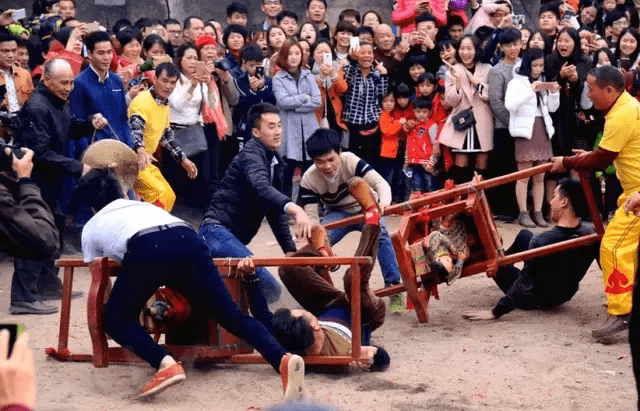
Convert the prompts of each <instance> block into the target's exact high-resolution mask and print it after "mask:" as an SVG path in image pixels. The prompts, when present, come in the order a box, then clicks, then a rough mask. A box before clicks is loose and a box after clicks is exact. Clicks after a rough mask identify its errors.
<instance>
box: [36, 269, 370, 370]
mask: <svg viewBox="0 0 640 411" xmlns="http://www.w3.org/2000/svg"><path fill="white" fill-rule="evenodd" d="M241 260H242V259H239V258H233V259H232V258H226V259H223V258H218V259H213V262H214V264H215V265H216V266H217V267H218V269H219V270H220V272H221V275H222V277H223V278H224V280H225V283H226V285H227V288H229V289H230V292H231V293H232V296H234V298H235V299H236V303H239V302H240V304H239V305H240V307H241V308H242V309H244V310H245V311H246V310H247V306H246V304H244V303H242V301H241V300H240V298H241V293H242V289H241V288H242V287H241V285H240V281H239V279H238V277H237V276H236V275H235V269H236V267H237V265H238V263H239V262H240V261H241ZM253 262H254V264H255V265H256V266H257V267H281V266H293V265H310V266H326V265H349V266H350V269H351V272H352V277H351V278H352V282H351V328H352V346H351V355H350V356H333V357H328V356H307V357H304V361H305V363H306V364H311V365H314V364H315V365H330V366H347V365H349V364H351V363H352V362H354V361H355V362H358V363H361V364H364V365H367V364H371V361H372V358H370V357H368V356H367V355H362V353H361V351H362V350H361V347H362V344H361V324H362V322H361V312H360V305H361V303H360V266H362V265H366V264H371V262H372V261H371V258H370V257H286V258H254V259H253ZM56 265H57V266H58V267H64V281H63V290H62V309H61V310H60V330H59V334H58V348H57V349H54V348H48V349H47V350H46V354H47V355H48V356H51V357H54V358H56V359H58V360H61V361H81V362H93V365H94V367H107V366H108V365H109V363H110V362H117V363H128V362H141V361H142V360H141V359H140V358H138V357H137V356H136V355H135V354H133V353H132V352H130V351H128V350H126V349H124V348H122V347H109V346H108V343H107V336H106V334H105V332H104V328H103V321H102V319H103V313H104V302H105V296H106V295H107V293H108V291H109V290H110V287H111V279H110V277H115V276H117V270H118V268H119V264H118V263H117V262H115V261H113V260H109V259H108V258H106V257H104V258H98V259H96V260H94V261H93V262H91V263H85V262H84V261H82V260H78V259H66V260H58V261H56ZM78 267H89V269H90V272H91V288H90V290H89V295H88V302H87V324H88V327H89V335H90V336H91V343H92V347H93V352H92V353H91V354H78V353H72V352H71V351H70V350H69V325H70V317H71V292H72V291H73V277H74V269H75V268H78ZM211 335H212V336H213V335H215V336H216V338H213V337H212V338H211V339H212V340H215V341H212V343H214V344H215V343H216V342H217V344H215V346H211V345H166V348H167V349H168V350H169V351H170V352H171V354H172V355H173V356H174V357H175V358H176V359H185V358H189V359H194V360H202V361H210V362H223V363H232V364H262V363H266V361H265V360H264V358H262V356H261V355H259V354H254V353H253V352H254V350H253V348H251V347H249V346H248V345H247V344H246V343H244V342H243V341H241V340H239V339H238V338H237V337H235V336H233V335H232V334H230V333H228V332H227V331H224V330H221V331H219V332H218V333H216V332H212V333H211Z"/></svg>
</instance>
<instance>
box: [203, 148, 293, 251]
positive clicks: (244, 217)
mask: <svg viewBox="0 0 640 411" xmlns="http://www.w3.org/2000/svg"><path fill="white" fill-rule="evenodd" d="M274 158H275V159H276V161H278V162H279V163H280V164H283V161H282V159H281V158H280V156H279V155H278V153H276V152H274V151H269V150H267V148H266V147H265V146H264V145H263V144H262V143H261V142H260V141H258V140H256V139H255V138H252V139H251V140H249V141H248V142H247V143H246V144H245V145H244V148H243V149H242V150H241V151H240V152H239V153H238V155H237V156H235V158H234V159H233V161H232V162H231V164H230V165H229V168H228V169H227V172H226V173H225V174H224V178H223V179H222V182H221V183H220V188H219V189H218V190H217V191H216V193H215V194H214V195H213V198H212V199H211V204H210V205H209V209H208V210H207V212H206V214H205V216H204V217H205V220H206V219H207V218H211V219H213V220H217V221H218V222H219V223H220V224H221V225H223V226H224V227H226V228H227V229H228V230H229V231H231V233H232V234H233V235H234V236H236V238H238V240H240V241H242V243H243V244H249V242H251V240H252V239H253V237H254V236H255V235H256V233H257V232H258V229H259V228H260V224H261V223H262V219H263V218H264V217H265V216H266V217H267V220H268V222H269V225H270V226H271V231H273V234H274V235H275V236H276V239H277V240H278V243H279V244H280V247H281V248H282V251H283V252H285V253H287V252H289V251H296V246H295V243H294V242H293V238H292V237H291V231H290V230H289V224H288V223H287V217H286V214H285V212H284V206H285V204H287V203H288V202H290V201H291V199H290V198H289V197H287V196H285V195H284V194H282V193H281V192H279V191H278V190H277V189H276V188H275V187H273V185H271V177H272V176H271V163H272V162H273V159H274ZM275 169H281V167H275Z"/></svg>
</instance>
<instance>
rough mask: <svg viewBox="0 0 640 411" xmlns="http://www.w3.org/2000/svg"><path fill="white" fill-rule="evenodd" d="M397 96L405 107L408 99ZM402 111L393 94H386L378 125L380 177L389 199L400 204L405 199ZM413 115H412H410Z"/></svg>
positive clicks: (405, 119) (404, 121)
mask: <svg viewBox="0 0 640 411" xmlns="http://www.w3.org/2000/svg"><path fill="white" fill-rule="evenodd" d="M405 99H406V101H402V100H403V97H401V96H398V100H401V101H402V102H403V103H405V105H408V104H409V103H408V101H409V99H408V98H405ZM403 111H404V110H402V109H399V107H398V104H397V103H396V96H395V92H389V93H387V94H386V95H385V96H384V98H383V99H382V112H381V113H380V119H379V120H378V124H379V126H380V132H381V133H382V144H381V145H380V175H382V177H384V179H385V180H387V182H388V183H389V185H390V186H391V198H392V202H394V203H401V202H403V201H404V199H405V179H404V174H403V172H402V163H403V160H404V142H405V140H406V138H407V134H406V132H405V131H404V130H403V128H402V126H403V125H404V124H405V123H406V122H407V118H406V117H405V115H404V113H403ZM411 115H413V113H411Z"/></svg>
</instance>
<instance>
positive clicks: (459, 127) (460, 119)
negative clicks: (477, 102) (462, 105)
mask: <svg viewBox="0 0 640 411" xmlns="http://www.w3.org/2000/svg"><path fill="white" fill-rule="evenodd" d="M451 122H452V123H453V128H454V129H455V130H456V131H465V130H466V129H468V128H470V127H471V126H472V125H474V124H476V118H475V117H474V116H473V109H471V108H468V109H466V110H463V111H461V112H459V113H458V114H456V115H454V116H452V117H451Z"/></svg>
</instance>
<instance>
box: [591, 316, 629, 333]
mask: <svg viewBox="0 0 640 411" xmlns="http://www.w3.org/2000/svg"><path fill="white" fill-rule="evenodd" d="M628 329H629V314H626V315H609V318H607V321H605V323H604V326H603V327H602V328H599V329H597V330H593V331H591V335H592V336H593V338H607V337H612V336H613V335H615V334H617V333H619V332H622V331H625V330H628Z"/></svg>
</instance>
